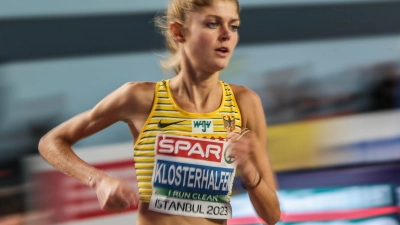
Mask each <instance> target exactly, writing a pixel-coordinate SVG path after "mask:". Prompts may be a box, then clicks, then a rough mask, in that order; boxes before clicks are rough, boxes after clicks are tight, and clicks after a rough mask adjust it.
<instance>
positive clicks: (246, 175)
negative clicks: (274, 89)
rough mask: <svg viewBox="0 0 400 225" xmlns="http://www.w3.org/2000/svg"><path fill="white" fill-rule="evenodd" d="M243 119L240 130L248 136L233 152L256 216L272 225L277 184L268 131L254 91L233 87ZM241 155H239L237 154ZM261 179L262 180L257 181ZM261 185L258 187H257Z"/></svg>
mask: <svg viewBox="0 0 400 225" xmlns="http://www.w3.org/2000/svg"><path fill="white" fill-rule="evenodd" d="M233 90H234V92H235V97H236V99H237V102H238V104H239V107H240V109H242V110H241V113H242V118H243V127H245V128H248V129H250V132H249V133H248V134H246V135H245V136H243V138H242V139H243V140H242V139H240V141H238V142H237V145H236V148H237V149H240V150H238V151H241V152H242V153H241V154H242V155H241V156H239V157H241V159H240V160H241V161H239V162H238V166H239V168H240V169H241V171H242V181H243V182H244V183H245V184H251V185H256V186H255V187H254V188H247V191H248V193H249V196H250V200H251V202H252V204H253V206H254V208H255V210H256V212H257V214H258V215H259V216H260V217H261V218H262V219H263V220H264V221H265V222H267V223H268V224H270V225H272V224H275V223H277V222H278V221H279V219H280V206H279V201H278V197H277V195H276V182H275V177H274V173H273V171H272V168H271V165H270V161H269V158H268V155H267V129H266V121H265V117H264V111H263V108H262V104H261V100H260V98H259V96H258V95H257V94H256V93H254V92H253V91H251V90H249V89H247V88H245V87H239V86H236V87H235V88H233ZM237 154H240V153H237ZM259 179H261V180H259ZM258 181H260V183H258Z"/></svg>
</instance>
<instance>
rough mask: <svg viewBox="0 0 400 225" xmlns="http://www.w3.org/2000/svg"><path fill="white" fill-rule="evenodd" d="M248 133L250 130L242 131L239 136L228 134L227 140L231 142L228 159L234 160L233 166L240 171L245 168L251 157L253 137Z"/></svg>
mask: <svg viewBox="0 0 400 225" xmlns="http://www.w3.org/2000/svg"><path fill="white" fill-rule="evenodd" d="M249 132H250V130H248V129H244V130H242V132H241V133H240V134H238V133H230V134H229V135H228V139H229V141H230V142H231V145H230V146H229V150H230V153H229V157H231V158H234V159H235V164H236V165H237V167H239V168H240V169H243V167H245V165H246V164H247V162H248V161H249V160H251V157H252V155H253V151H252V150H253V149H254V146H253V143H254V141H253V135H252V134H251V133H249Z"/></svg>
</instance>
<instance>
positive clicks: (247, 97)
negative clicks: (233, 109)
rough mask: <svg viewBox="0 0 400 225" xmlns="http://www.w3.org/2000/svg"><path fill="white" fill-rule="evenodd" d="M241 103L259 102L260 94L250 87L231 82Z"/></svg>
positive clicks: (236, 97)
mask: <svg viewBox="0 0 400 225" xmlns="http://www.w3.org/2000/svg"><path fill="white" fill-rule="evenodd" d="M229 86H231V88H232V91H233V94H234V95H235V99H236V101H237V102H238V104H239V105H248V104H259V103H260V96H259V95H258V94H257V93H256V92H254V91H253V90H251V89H250V88H248V87H246V86H242V85H236V84H229Z"/></svg>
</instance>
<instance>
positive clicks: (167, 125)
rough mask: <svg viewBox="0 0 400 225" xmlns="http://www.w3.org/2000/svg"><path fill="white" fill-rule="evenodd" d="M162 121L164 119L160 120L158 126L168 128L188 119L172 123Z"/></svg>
mask: <svg viewBox="0 0 400 225" xmlns="http://www.w3.org/2000/svg"><path fill="white" fill-rule="evenodd" d="M161 121H162V120H160V122H158V127H159V128H166V127H169V126H171V125H174V124H178V123H182V122H183V121H186V120H181V121H177V122H172V123H163V122H161Z"/></svg>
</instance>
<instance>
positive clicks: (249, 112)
mask: <svg viewBox="0 0 400 225" xmlns="http://www.w3.org/2000/svg"><path fill="white" fill-rule="evenodd" d="M229 85H230V86H231V88H232V91H233V94H234V96H235V99H236V103H237V104H238V106H239V109H240V113H241V114H242V122H243V126H244V127H248V128H253V127H254V126H257V123H258V122H260V121H261V122H262V123H264V121H263V119H264V111H263V107H262V103H261V99H260V96H259V95H258V94H257V93H256V92H254V91H253V90H251V89H250V88H248V87H246V86H241V85H234V84H229ZM260 119H262V120H260ZM257 121H258V122H257Z"/></svg>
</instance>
